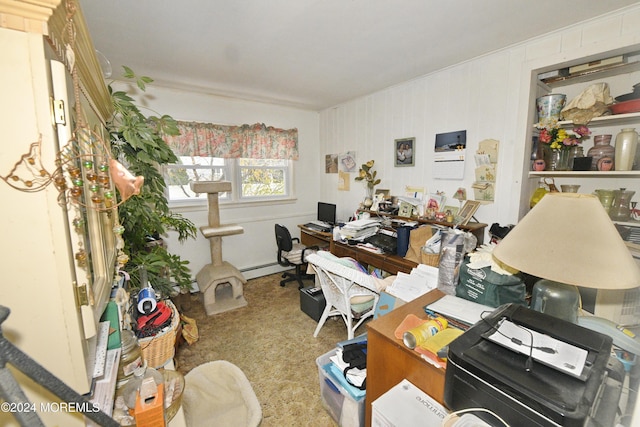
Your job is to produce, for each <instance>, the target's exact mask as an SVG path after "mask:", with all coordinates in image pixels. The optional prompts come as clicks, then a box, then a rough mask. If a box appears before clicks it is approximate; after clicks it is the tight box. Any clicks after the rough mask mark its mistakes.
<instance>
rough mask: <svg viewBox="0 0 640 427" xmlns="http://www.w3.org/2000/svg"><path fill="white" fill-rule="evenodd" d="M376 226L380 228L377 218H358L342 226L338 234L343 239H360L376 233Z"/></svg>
mask: <svg viewBox="0 0 640 427" xmlns="http://www.w3.org/2000/svg"><path fill="white" fill-rule="evenodd" d="M378 228H380V221H379V220H377V219H369V218H367V219H359V220H356V221H351V222H348V223H346V224H345V225H344V226H342V228H340V236H341V237H342V238H343V239H352V240H362V239H364V238H366V237H369V236H373V235H374V234H376V232H377V231H378Z"/></svg>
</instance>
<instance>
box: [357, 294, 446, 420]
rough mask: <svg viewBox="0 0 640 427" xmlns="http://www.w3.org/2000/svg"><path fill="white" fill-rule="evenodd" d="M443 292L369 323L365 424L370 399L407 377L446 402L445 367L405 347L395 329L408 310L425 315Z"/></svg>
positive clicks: (368, 413) (417, 299)
mask: <svg viewBox="0 0 640 427" xmlns="http://www.w3.org/2000/svg"><path fill="white" fill-rule="evenodd" d="M443 296H444V293H442V292H441V291H439V290H433V291H431V292H428V293H426V294H425V295H422V296H421V297H418V298H416V299H415V300H413V301H411V302H408V303H407V304H405V305H401V306H400V307H398V308H396V309H395V310H392V311H390V312H389V313H387V314H385V315H384V316H381V317H379V318H377V319H375V320H372V321H370V322H369V323H368V324H367V332H368V333H367V337H368V338H367V340H368V341H367V394H366V402H365V425H366V426H370V425H371V402H373V401H374V400H376V399H377V398H378V397H380V396H381V395H383V394H384V393H386V392H387V391H388V390H389V389H391V388H392V387H393V386H395V385H396V384H398V383H399V382H400V381H402V380H403V379H404V378H406V379H407V380H409V382H411V383H412V384H414V385H415V386H416V387H418V388H419V389H420V390H422V391H424V392H425V393H427V394H428V395H430V396H431V397H433V398H434V399H435V400H437V401H438V402H440V403H442V404H444V379H445V369H442V368H437V367H435V366H433V365H431V364H429V363H427V362H425V361H424V360H423V359H422V358H421V357H420V355H419V354H418V353H417V352H415V351H413V350H410V349H408V348H407V347H405V345H404V344H403V342H402V340H399V339H396V337H395V336H394V332H395V330H396V328H397V327H398V325H399V324H400V323H401V322H402V321H403V320H404V318H405V317H406V316H407V315H408V314H414V315H416V316H418V317H420V318H422V319H426V318H427V315H426V314H425V312H424V310H423V307H424V306H425V305H427V304H430V303H432V302H433V301H436V300H438V299H440V298H442V297H443Z"/></svg>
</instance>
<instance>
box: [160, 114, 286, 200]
mask: <svg viewBox="0 0 640 427" xmlns="http://www.w3.org/2000/svg"><path fill="white" fill-rule="evenodd" d="M163 139H164V141H165V142H166V143H167V144H168V145H169V147H171V149H172V150H173V152H174V153H175V154H176V156H178V159H179V163H177V164H173V165H167V166H165V169H164V172H165V181H166V184H167V193H168V196H167V197H168V199H169V202H170V203H171V202H187V201H195V200H199V199H205V200H206V198H207V197H206V194H195V193H193V191H191V187H190V185H189V182H191V181H216V180H225V181H230V182H231V194H226V193H222V194H220V196H219V197H220V201H221V203H225V202H226V203H230V202H256V201H257V202H260V201H267V200H277V199H286V198H289V197H291V195H292V188H293V186H292V177H293V173H292V169H293V163H292V161H293V160H297V159H298V129H296V128H293V129H278V128H274V127H271V126H266V125H265V124H264V123H256V124H253V125H241V126H227V125H217V124H212V123H196V122H176V132H174V133H171V134H165V135H163Z"/></svg>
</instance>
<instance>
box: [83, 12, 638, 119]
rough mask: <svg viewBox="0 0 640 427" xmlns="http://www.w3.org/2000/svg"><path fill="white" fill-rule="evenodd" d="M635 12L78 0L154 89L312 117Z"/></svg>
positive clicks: (117, 59)
mask: <svg viewBox="0 0 640 427" xmlns="http://www.w3.org/2000/svg"><path fill="white" fill-rule="evenodd" d="M635 3H637V0H180V1H176V0H171V1H170V0H108V1H105V0H80V5H81V8H82V10H83V13H84V15H85V18H86V21H87V24H88V26H89V32H90V33H91V35H92V38H93V42H94V45H95V47H96V49H98V50H99V51H100V52H101V53H102V54H103V55H104V56H105V57H106V58H108V60H109V62H110V63H111V65H112V68H113V76H112V78H113V77H118V76H120V75H121V73H122V67H121V66H122V65H127V66H129V67H131V68H132V69H133V70H134V71H135V72H136V73H137V74H141V75H147V76H149V77H152V78H153V79H155V80H156V82H157V83H158V84H162V85H170V86H173V87H178V88H189V89H194V90H198V91H203V92H206V93H213V94H218V95H226V96H233V97H237V98H243V99H250V100H257V101H263V102H273V103H277V104H283V105H291V106H296V107H301V108H308V109H312V110H320V109H323V108H327V107H331V106H334V105H337V104H339V103H341V102H344V101H347V100H350V99H353V98H357V97H359V96H362V95H366V94H369V93H372V92H375V91H377V90H381V89H384V88H386V87H389V86H393V85H395V84H398V83H401V82H404V81H407V80H410V79H413V78H416V77H418V76H422V75H425V74H428V73H430V72H433V71H435V70H439V69H442V68H445V67H447V66H450V65H453V64H457V63H460V62H461V61H464V60H467V59H470V58H473V57H476V56H479V55H483V54H486V53H488V52H492V51H495V50H498V49H501V48H504V47H506V46H509V45H513V44H515V43H519V42H522V41H524V40H527V39H529V38H532V37H535V36H538V35H540V34H544V33H548V32H550V31H553V30H556V29H559V28H562V27H565V26H568V25H571V24H573V23H576V22H579V21H583V20H586V19H589V18H592V17H595V16H598V15H601V14H604V13H607V12H609V11H613V10H617V9H620V8H622V7H625V6H627V5H631V4H635Z"/></svg>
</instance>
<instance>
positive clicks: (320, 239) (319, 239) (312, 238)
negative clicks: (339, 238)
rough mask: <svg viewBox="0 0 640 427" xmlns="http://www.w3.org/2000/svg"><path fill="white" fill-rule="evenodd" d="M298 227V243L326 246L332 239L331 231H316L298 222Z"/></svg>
mask: <svg viewBox="0 0 640 427" xmlns="http://www.w3.org/2000/svg"><path fill="white" fill-rule="evenodd" d="M298 228H299V229H300V243H302V244H303V245H305V246H320V247H327V246H329V243H330V242H331V240H332V239H333V234H332V233H328V232H324V231H316V230H313V229H311V228H308V227H305V226H304V225H303V224H298Z"/></svg>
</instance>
